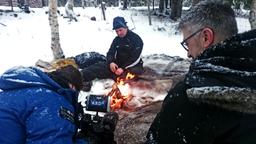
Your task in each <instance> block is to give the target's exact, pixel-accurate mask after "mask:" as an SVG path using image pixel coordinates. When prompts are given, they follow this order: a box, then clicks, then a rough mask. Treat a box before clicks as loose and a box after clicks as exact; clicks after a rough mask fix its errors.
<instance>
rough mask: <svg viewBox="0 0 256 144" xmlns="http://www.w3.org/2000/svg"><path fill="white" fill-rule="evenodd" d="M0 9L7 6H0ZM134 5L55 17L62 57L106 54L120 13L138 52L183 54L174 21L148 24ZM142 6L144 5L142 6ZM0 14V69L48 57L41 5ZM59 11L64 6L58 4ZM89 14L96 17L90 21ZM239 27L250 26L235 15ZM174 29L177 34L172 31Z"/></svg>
mask: <svg viewBox="0 0 256 144" xmlns="http://www.w3.org/2000/svg"><path fill="white" fill-rule="evenodd" d="M0 9H10V7H2V6H0ZM138 9H142V8H136V9H135V8H131V9H129V10H126V11H123V10H120V9H119V8H117V7H109V8H107V10H106V21H104V20H103V18H102V14H101V10H100V9H99V8H94V7H90V8H85V9H82V8H74V12H75V13H76V14H79V15H80V16H79V17H78V22H68V20H67V19H64V18H63V17H61V16H60V17H59V25H60V41H61V47H62V49H63V51H64V54H65V55H66V57H69V56H75V55H77V54H80V53H83V52H88V51H96V52H99V53H101V54H104V55H105V54H106V52H107V50H108V49H109V46H110V44H111V42H112V40H113V38H114V37H115V36H116V34H115V32H114V31H113V30H112V19H113V17H115V16H123V17H125V19H126V20H127V22H128V23H127V24H128V26H129V28H130V29H133V30H134V31H135V32H136V33H138V34H139V35H140V36H141V37H142V39H143V41H144V49H143V53H142V55H149V54H155V53H156V54H160V53H164V54H167V55H170V56H180V57H183V58H186V51H185V50H184V49H183V48H182V47H181V46H180V41H181V40H182V35H180V34H179V33H177V31H176V30H175V26H176V23H171V22H170V21H169V20H165V19H157V18H153V19H152V25H151V26H149V24H148V23H149V22H148V17H147V15H145V14H141V13H140V12H139V11H138ZM144 9H145V8H144ZM14 10H15V13H17V14H18V17H14V16H13V13H1V14H0V73H2V72H4V71H5V70H6V69H8V68H10V67H13V66H17V65H24V66H31V65H34V64H35V62H36V61H37V60H38V59H42V60H46V61H51V60H52V58H53V56H52V52H51V49H50V27H49V22H48V15H47V14H45V11H47V10H48V8H47V7H45V8H33V9H32V11H33V12H32V13H30V14H26V13H18V11H19V9H18V8H14ZM59 10H60V12H61V14H63V13H64V8H63V7H62V8H59ZM92 16H95V17H96V21H91V20H90V18H91V17H92ZM237 20H238V25H239V31H240V32H242V31H245V30H249V29H250V25H249V22H248V19H244V18H238V19H237ZM175 33H177V34H175Z"/></svg>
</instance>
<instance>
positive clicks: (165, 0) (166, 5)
mask: <svg viewBox="0 0 256 144" xmlns="http://www.w3.org/2000/svg"><path fill="white" fill-rule="evenodd" d="M164 3H165V4H164V5H165V9H167V8H168V0H164Z"/></svg>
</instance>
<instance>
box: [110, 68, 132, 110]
mask: <svg viewBox="0 0 256 144" xmlns="http://www.w3.org/2000/svg"><path fill="white" fill-rule="evenodd" d="M134 77H135V75H134V74H132V73H127V75H126V76H125V77H118V78H117V81H116V83H114V84H113V86H112V89H111V91H110V92H109V93H108V94H107V96H110V97H111V102H110V103H111V105H110V108H111V110H113V111H114V110H117V109H121V108H123V106H124V104H125V102H126V101H127V100H129V99H130V98H131V97H132V96H131V89H130V85H129V81H131V80H132V79H133V78H134Z"/></svg>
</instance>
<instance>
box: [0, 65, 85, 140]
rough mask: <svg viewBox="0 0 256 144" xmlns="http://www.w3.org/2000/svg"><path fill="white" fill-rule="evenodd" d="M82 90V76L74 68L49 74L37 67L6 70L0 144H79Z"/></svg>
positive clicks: (0, 95)
mask: <svg viewBox="0 0 256 144" xmlns="http://www.w3.org/2000/svg"><path fill="white" fill-rule="evenodd" d="M81 88H82V76H81V74H80V72H79V71H78V70H77V69H76V68H75V67H73V66H71V65H67V66H63V67H61V68H58V69H57V70H55V71H52V72H49V73H48V72H47V73H46V72H43V71H41V70H40V69H37V68H35V67H14V68H12V69H9V70H7V71H6V72H5V73H3V74H2V75H1V76H0V89H1V90H0V143H15V144H21V143H36V144H37V143H38V144H39V143H61V144H72V143H76V142H75V141H74V139H73V138H74V135H75V134H76V131H77V128H76V125H75V121H76V108H75V105H76V103H77V98H78V93H79V91H80V89H81ZM79 142H81V143H86V141H85V140H83V141H82V140H79Z"/></svg>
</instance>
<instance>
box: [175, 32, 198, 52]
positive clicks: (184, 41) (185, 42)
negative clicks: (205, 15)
mask: <svg viewBox="0 0 256 144" xmlns="http://www.w3.org/2000/svg"><path fill="white" fill-rule="evenodd" d="M202 30H203V28H201V29H199V30H197V31H196V32H194V33H192V34H191V35H190V36H188V37H187V38H186V39H184V40H183V41H182V42H181V43H180V44H181V45H182V46H183V48H184V49H185V50H186V51H188V43H187V41H188V40H189V39H190V38H192V37H193V36H195V35H196V34H197V33H199V32H201V31H202Z"/></svg>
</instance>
